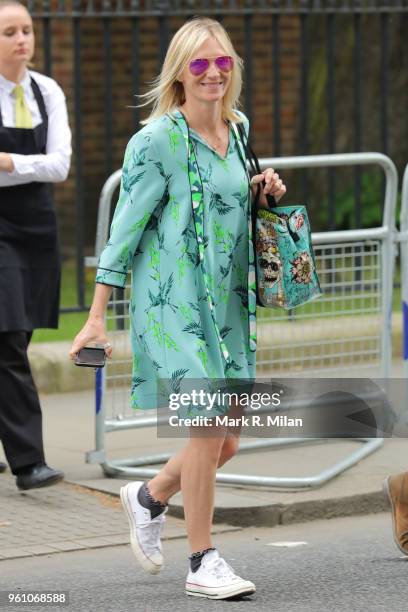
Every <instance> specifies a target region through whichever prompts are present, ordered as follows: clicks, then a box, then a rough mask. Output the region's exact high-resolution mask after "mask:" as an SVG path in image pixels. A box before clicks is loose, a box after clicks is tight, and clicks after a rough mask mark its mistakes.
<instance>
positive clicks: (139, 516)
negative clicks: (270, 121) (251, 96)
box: [70, 18, 286, 599]
mask: <svg viewBox="0 0 408 612" xmlns="http://www.w3.org/2000/svg"><path fill="white" fill-rule="evenodd" d="M241 70H242V62H241V60H240V58H239V57H238V55H237V54H236V52H235V50H234V48H233V46H232V44H231V41H230V39H229V37H228V35H227V33H226V31H225V30H224V28H223V27H222V26H221V25H220V24H219V23H218V22H216V21H213V20H211V19H207V18H196V19H194V20H192V21H189V22H187V23H185V24H184V25H183V26H182V27H181V28H180V29H179V30H178V32H177V33H176V34H175V36H174V37H173V39H172V41H171V43H170V46H169V49H168V52H167V55H166V58H165V61H164V65H163V69H162V72H161V74H160V76H159V77H158V79H157V81H156V83H155V86H154V88H153V89H152V90H151V91H150V93H149V94H147V96H146V99H147V103H149V102H152V103H153V111H152V113H151V115H150V117H149V118H148V119H147V121H145V122H144V123H145V124H146V125H145V127H144V128H143V129H142V130H140V131H139V132H138V133H137V134H136V135H135V136H133V138H132V139H131V140H130V142H129V145H128V147H127V150H126V153H125V160H124V166H123V176H122V184H121V192H120V196H119V202H118V205H117V208H116V211H115V215H114V219H113V222H112V228H111V235H110V238H109V242H108V244H107V245H106V248H105V250H104V251H103V253H102V255H101V258H100V261H99V268H98V271H97V277H96V282H97V285H96V290H95V296H94V301H93V304H92V307H91V310H90V313H89V319H88V321H87V323H86V325H85V326H84V328H83V329H82V330H81V332H80V333H79V334H78V336H77V337H76V338H75V340H74V343H73V346H72V349H71V353H70V356H71V358H74V356H75V354H76V353H77V352H78V351H79V349H80V348H81V347H83V346H85V345H86V344H88V343H90V342H102V343H106V342H107V335H106V331H105V326H104V313H105V308H106V305H107V302H108V299H109V296H110V293H111V288H112V286H118V287H123V286H124V284H125V279H126V274H127V270H128V268H129V267H131V268H132V297H131V307H130V317H131V340H132V350H133V354H134V360H133V363H134V366H133V385H132V393H131V402H132V406H133V407H134V408H136V409H144V408H152V407H154V405H155V401H157V400H156V397H157V380H158V378H162V379H163V378H165V379H169V380H170V381H171V384H173V388H175V389H177V388H179V387H180V384H181V382H182V381H183V380H187V379H196V380H212V379H230V378H238V377H239V378H240V379H252V378H254V376H255V348H256V334H255V295H254V293H253V290H252V288H251V286H250V285H251V282H252V279H251V274H252V268H251V262H252V257H253V252H252V243H251V240H250V229H249V228H250V223H249V220H250V188H249V179H248V175H247V172H246V167H245V158H244V154H243V151H242V150H241V146H240V142H239V138H238V136H237V134H236V132H235V129H234V124H236V123H241V124H243V126H244V129H245V132H246V133H247V132H248V121H247V119H246V117H245V116H244V115H243V114H242V113H240V112H239V111H237V110H235V108H236V106H237V104H238V99H239V96H240V91H241ZM262 181H265V186H264V189H263V193H264V194H266V193H271V194H273V195H274V196H275V198H276V199H279V198H280V197H281V196H282V195H283V194H284V193H285V191H286V189H285V186H284V185H283V184H282V181H281V180H280V179H279V176H278V175H277V174H276V173H275V172H274V171H273V169H271V168H269V169H268V170H266V171H265V172H264V173H263V174H261V175H258V176H255V177H253V179H252V182H253V183H254V184H257V183H260V182H262ZM262 197H263V200H264V204H266V198H265V196H264V195H263V196H262ZM248 277H249V283H248ZM106 350H107V353H108V354H110V353H111V348H110V346H109V343H108V345H107V349H106ZM231 410H234V407H233V408H231ZM200 433H201V434H202V435H200ZM239 433H240V432H239V428H235V429H232V428H231V429H228V428H224V429H222V428H218V431H217V432H216V433H214V435H213V436H211V437H210V436H209V435H208V431H204V428H203V430H202V431H201V430H198V428H195V431H194V435H192V436H191V438H190V440H189V442H188V443H187V445H186V447H185V448H184V449H183V450H181V451H180V452H179V453H178V454H176V455H175V456H174V457H172V458H171V459H170V460H169V461H168V463H167V464H166V465H165V466H164V468H163V469H162V470H161V471H160V473H159V474H158V475H157V476H155V477H154V478H153V479H152V480H150V481H149V482H148V483H142V482H132V483H130V484H128V485H127V486H126V487H124V488H123V489H122V490H121V498H122V503H123V505H124V508H125V510H126V513H127V516H128V519H129V523H130V528H131V545H132V550H133V552H134V554H135V556H136V558H137V559H138V560H139V562H140V564H141V565H142V567H143V568H144V569H145V570H147V571H149V572H151V573H157V572H158V571H159V570H160V568H161V566H162V564H163V556H162V547H161V544H160V533H161V529H162V527H163V523H164V518H165V512H166V504H167V502H168V500H169V499H170V498H171V496H172V495H174V494H175V493H176V492H177V491H179V490H180V488H181V491H182V495H183V505H184V513H185V520H186V528H187V534H188V539H189V544H190V547H191V556H190V569H189V572H188V576H187V581H186V593H187V594H188V595H194V596H198V597H208V598H210V599H227V598H228V597H233V596H237V595H245V594H250V593H253V592H254V591H255V586H254V584H253V583H252V582H250V581H248V580H244V579H242V578H240V577H239V576H237V575H235V573H234V571H233V569H232V568H231V567H230V566H229V565H228V564H227V563H226V562H225V560H224V559H223V558H222V557H221V556H220V554H219V552H218V551H217V549H216V548H215V547H214V546H213V542H212V539H211V524H212V515H213V507H214V483H215V474H216V470H217V467H220V466H221V465H223V464H224V463H225V462H226V461H228V460H229V459H230V458H231V457H232V456H233V455H234V454H235V453H236V451H237V448H238V443H239ZM206 434H207V435H206Z"/></svg>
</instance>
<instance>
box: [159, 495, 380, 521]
mask: <svg viewBox="0 0 408 612" xmlns="http://www.w3.org/2000/svg"><path fill="white" fill-rule="evenodd" d="M387 510H389V503H388V500H387V499H386V498H385V496H384V494H383V492H382V491H374V492H372V493H362V494H358V495H350V496H347V497H338V498H332V499H319V500H313V501H304V502H296V503H289V504H270V505H257V506H250V507H248V506H246V507H244V508H240V507H234V508H222V507H215V508H214V519H213V520H214V523H228V525H234V526H237V527H275V526H276V525H290V524H292V523H306V522H308V521H315V520H318V519H331V518H340V517H344V516H357V515H364V514H375V513H378V512H385V511H387ZM168 512H169V514H170V515H171V516H174V517H176V518H184V511H183V508H182V506H178V505H173V504H169V510H168Z"/></svg>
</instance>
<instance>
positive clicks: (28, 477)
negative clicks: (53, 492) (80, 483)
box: [16, 464, 64, 491]
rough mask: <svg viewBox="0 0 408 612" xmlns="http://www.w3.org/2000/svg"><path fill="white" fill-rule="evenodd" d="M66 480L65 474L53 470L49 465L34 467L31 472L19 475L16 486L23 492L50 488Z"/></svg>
mask: <svg viewBox="0 0 408 612" xmlns="http://www.w3.org/2000/svg"><path fill="white" fill-rule="evenodd" d="M63 478H64V472H61V471H60V470H53V469H51V468H50V467H48V465H45V464H43V465H34V466H33V467H32V468H31V469H30V470H28V471H27V472H24V474H19V475H18V476H17V478H16V485H17V487H18V488H19V489H20V490H22V491H27V490H28V489H39V488H41V487H50V486H51V485H53V484H56V483H57V482H59V481H60V480H62V479H63Z"/></svg>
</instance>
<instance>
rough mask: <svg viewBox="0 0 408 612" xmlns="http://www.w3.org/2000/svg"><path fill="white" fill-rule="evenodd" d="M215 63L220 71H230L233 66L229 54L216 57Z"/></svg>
mask: <svg viewBox="0 0 408 612" xmlns="http://www.w3.org/2000/svg"><path fill="white" fill-rule="evenodd" d="M215 64H216V66H217V68H219V69H220V70H221V71H222V72H231V70H232V68H233V66H234V60H233V58H232V57H230V56H229V55H224V56H222V57H217V59H216V60H215Z"/></svg>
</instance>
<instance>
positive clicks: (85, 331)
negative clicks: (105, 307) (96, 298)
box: [69, 318, 112, 359]
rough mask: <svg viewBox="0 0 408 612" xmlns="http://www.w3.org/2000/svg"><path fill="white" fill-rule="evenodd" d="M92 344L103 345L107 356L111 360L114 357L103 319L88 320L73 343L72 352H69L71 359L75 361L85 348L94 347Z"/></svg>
mask: <svg viewBox="0 0 408 612" xmlns="http://www.w3.org/2000/svg"><path fill="white" fill-rule="evenodd" d="M92 344H101V345H103V346H104V347H105V353H106V356H107V357H109V358H110V357H111V356H112V347H111V346H110V345H109V342H108V338H107V335H106V328H105V322H104V320H103V318H97V319H91V318H90V319H88V321H87V322H86V323H85V325H84V326H83V328H82V329H81V331H80V332H79V333H78V334H77V335H76V337H75V340H74V342H73V343H72V346H71V350H70V351H69V357H70V359H75V357H76V355H77V353H78V352H79V351H80V350H81V349H82V348H83V347H84V346H92ZM106 345H108V346H106Z"/></svg>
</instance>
